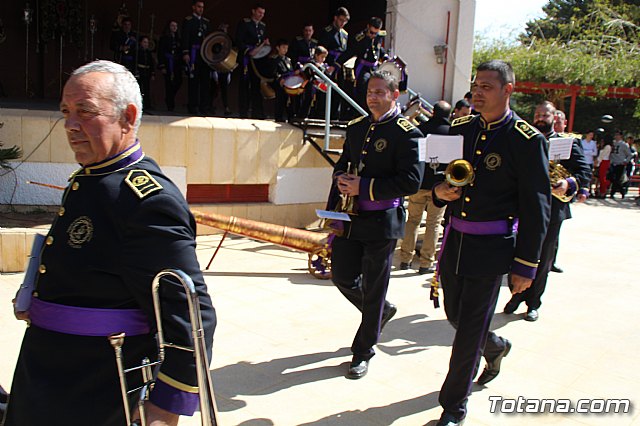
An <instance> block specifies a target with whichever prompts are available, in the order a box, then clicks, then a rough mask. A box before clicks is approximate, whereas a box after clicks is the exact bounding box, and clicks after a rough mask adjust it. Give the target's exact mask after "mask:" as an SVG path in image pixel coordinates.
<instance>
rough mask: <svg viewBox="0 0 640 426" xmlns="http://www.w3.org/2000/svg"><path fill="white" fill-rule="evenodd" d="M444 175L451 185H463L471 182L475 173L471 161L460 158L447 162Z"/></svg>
mask: <svg viewBox="0 0 640 426" xmlns="http://www.w3.org/2000/svg"><path fill="white" fill-rule="evenodd" d="M444 176H445V179H447V182H449V183H450V184H451V185H452V186H465V185H468V184H470V183H471V182H473V180H474V179H475V177H476V174H475V172H474V171H473V166H472V165H471V163H469V162H468V161H467V160H463V159H462V158H460V159H458V160H453V161H452V162H450V163H449V165H448V166H447V169H446V170H445V171H444Z"/></svg>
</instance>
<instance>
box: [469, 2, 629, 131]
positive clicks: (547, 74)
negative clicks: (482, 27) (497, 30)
mask: <svg viewBox="0 0 640 426" xmlns="http://www.w3.org/2000/svg"><path fill="white" fill-rule="evenodd" d="M543 11H544V12H545V16H543V17H542V18H539V19H535V20H533V21H530V22H528V23H527V26H526V28H525V30H524V31H523V33H522V34H520V37H519V38H518V41H517V42H515V43H513V42H511V43H510V42H508V41H504V40H487V39H480V38H478V39H476V46H475V52H474V64H475V65H477V64H479V63H481V62H484V61H486V60H489V59H503V60H506V61H509V62H511V64H512V65H513V68H514V70H515V73H516V77H517V79H518V80H519V81H534V82H548V83H563V84H568V85H580V86H596V87H597V88H601V93H602V94H604V93H605V92H606V88H607V87H610V86H615V87H637V86H639V85H640V0H631V1H629V0H626V1H624V0H550V1H549V2H548V3H547V4H546V5H545V6H544V7H543ZM563 95H564V94H563V93H561V92H553V91H548V92H547V93H545V98H546V99H550V100H553V101H561V100H562V98H563ZM530 98H531V99H533V98H535V97H530ZM526 99H527V97H520V98H519V102H520V103H523V104H526ZM556 103H560V102H556ZM627 104H628V103H627ZM527 109H530V108H529V107H527ZM632 109H633V108H632ZM635 109H637V110H638V111H640V108H638V107H636V108H635ZM633 127H637V125H634V126H633Z"/></svg>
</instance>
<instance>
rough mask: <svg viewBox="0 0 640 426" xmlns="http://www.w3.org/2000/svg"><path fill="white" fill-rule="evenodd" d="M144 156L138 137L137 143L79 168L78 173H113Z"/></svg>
mask: <svg viewBox="0 0 640 426" xmlns="http://www.w3.org/2000/svg"><path fill="white" fill-rule="evenodd" d="M143 156H144V153H143V152H142V147H141V146H140V141H139V140H137V139H136V143H134V144H133V145H131V146H130V147H129V148H127V149H125V150H124V151H122V152H120V153H118V154H116V155H114V156H113V157H110V158H107V159H106V160H104V161H101V162H99V163H94V164H91V165H89V166H86V167H83V168H82V169H80V170H79V172H78V174H80V175H97V174H101V175H103V174H108V173H113V172H115V171H118V170H120V169H124V168H125V167H127V166H130V165H132V164H135V163H137V162H138V161H140V160H141V159H142V157H143Z"/></svg>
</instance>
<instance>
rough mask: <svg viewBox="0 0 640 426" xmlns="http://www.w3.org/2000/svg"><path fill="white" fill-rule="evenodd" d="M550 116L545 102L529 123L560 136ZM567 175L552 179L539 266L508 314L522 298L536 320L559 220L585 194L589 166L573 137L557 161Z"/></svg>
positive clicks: (568, 214) (551, 108)
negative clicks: (568, 152) (565, 155)
mask: <svg viewBox="0 0 640 426" xmlns="http://www.w3.org/2000/svg"><path fill="white" fill-rule="evenodd" d="M554 117H557V116H556V107H555V105H553V103H551V102H549V101H545V102H543V103H541V104H540V105H538V106H537V107H536V111H535V115H534V116H533V125H534V126H536V128H537V129H538V130H539V131H540V132H542V133H543V134H544V135H545V137H546V138H547V139H551V138H557V137H563V135H559V134H558V133H556V132H555V130H554V128H553V127H554ZM558 163H559V164H560V165H562V166H563V167H564V168H565V169H566V170H567V172H569V173H570V174H571V175H570V176H564V177H560V176H559V179H557V180H555V179H553V178H552V183H553V188H552V195H553V198H551V220H550V222H549V228H548V229H547V234H546V236H545V238H544V243H543V244H542V254H541V255H540V266H539V267H538V271H537V273H536V277H535V279H534V280H533V284H532V285H531V287H529V288H528V289H527V290H525V291H524V292H522V293H517V294H514V295H513V296H512V297H511V300H510V301H509V302H508V303H507V305H506V306H505V307H504V312H505V313H506V314H512V313H514V312H515V311H516V309H518V306H520V303H522V301H524V302H526V304H527V313H526V314H525V316H524V319H525V320H527V321H537V320H538V309H540V305H542V301H541V300H540V299H541V297H542V294H543V293H544V290H545V288H546V286H547V278H548V276H549V271H550V270H551V267H552V266H553V261H554V258H555V253H556V247H557V242H558V238H559V236H560V227H561V226H562V221H564V220H565V219H571V208H570V206H569V205H570V201H572V200H573V199H574V198H576V199H577V200H578V202H583V201H585V200H586V199H587V198H588V197H589V183H590V181H591V167H589V164H587V162H586V160H585V158H584V154H583V152H582V145H581V144H580V139H574V140H573V143H572V145H571V156H570V157H569V159H568V160H560V161H559V162H558Z"/></svg>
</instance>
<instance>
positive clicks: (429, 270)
mask: <svg viewBox="0 0 640 426" xmlns="http://www.w3.org/2000/svg"><path fill="white" fill-rule="evenodd" d="M435 271H436V268H434V267H433V266H427V267H426V268H423V267H422V266H421V267H420V268H419V269H418V274H420V275H424V274H432V273H434V272H435Z"/></svg>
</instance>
